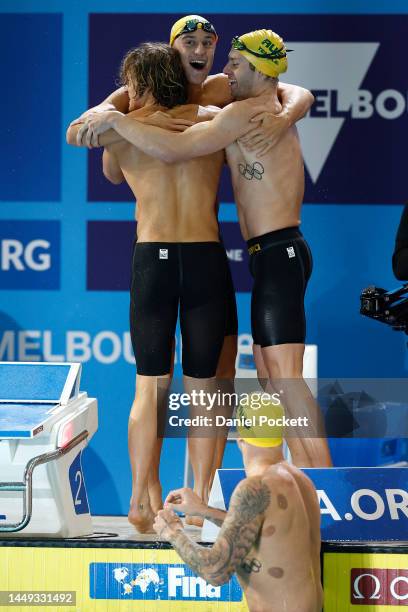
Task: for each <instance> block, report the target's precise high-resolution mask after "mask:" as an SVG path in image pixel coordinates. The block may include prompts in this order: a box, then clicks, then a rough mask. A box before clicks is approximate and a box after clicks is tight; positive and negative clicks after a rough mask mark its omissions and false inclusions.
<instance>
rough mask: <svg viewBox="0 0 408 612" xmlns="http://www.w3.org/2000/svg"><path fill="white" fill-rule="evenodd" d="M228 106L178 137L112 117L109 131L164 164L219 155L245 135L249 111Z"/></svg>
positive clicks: (158, 129)
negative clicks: (112, 130)
mask: <svg viewBox="0 0 408 612" xmlns="http://www.w3.org/2000/svg"><path fill="white" fill-rule="evenodd" d="M238 104H241V103H237V102H235V103H234V104H230V105H229V106H228V107H226V108H225V109H223V110H222V111H221V112H220V113H218V114H217V116H216V117H215V118H214V119H213V120H212V121H203V122H201V123H196V124H195V125H193V126H192V127H191V128H189V129H187V130H186V131H185V132H183V133H181V134H169V133H168V132H167V131H166V130H162V129H160V128H157V127H153V126H150V125H141V124H140V123H136V122H135V121H132V119H130V118H128V117H127V116H119V115H115V117H114V121H113V123H112V127H113V128H114V129H115V130H116V132H117V133H118V134H120V135H121V136H123V138H125V139H126V140H127V141H128V142H130V143H131V144H133V145H134V146H135V147H137V148H138V149H141V150H142V151H144V153H146V154H147V155H151V156H152V157H156V158H157V159H161V160H162V161H165V162H167V163H174V162H177V161H184V160H188V159H191V158H193V157H201V156H202V155H209V154H210V153H215V152H216V151H220V150H222V149H224V148H225V147H227V146H228V145H230V144H231V143H233V142H234V141H235V140H237V139H238V138H239V137H240V136H242V135H243V134H245V133H246V132H247V131H248V111H247V109H245V112H241V107H238Z"/></svg>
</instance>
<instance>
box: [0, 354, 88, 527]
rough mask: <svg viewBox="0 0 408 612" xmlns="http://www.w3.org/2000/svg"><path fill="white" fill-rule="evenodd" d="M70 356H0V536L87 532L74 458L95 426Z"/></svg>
mask: <svg viewBox="0 0 408 612" xmlns="http://www.w3.org/2000/svg"><path fill="white" fill-rule="evenodd" d="M80 377H81V365H80V364H76V363H38V362H35V363H34V362H27V363H24V362H0V538H3V537H7V536H13V537H16V536H17V537H18V536H21V537H25V536H34V535H35V536H41V537H62V538H72V537H78V536H81V535H87V534H90V533H92V531H93V530H92V523H91V515H90V511H89V504H88V498H87V494H86V488H85V480H84V475H83V470H82V465H81V455H82V451H83V449H84V448H85V446H86V445H87V444H88V442H89V440H90V439H91V437H92V436H93V434H94V433H95V432H96V430H97V428H98V416H97V401H96V399H92V398H89V397H88V396H87V394H86V393H85V392H80V390H79V384H80Z"/></svg>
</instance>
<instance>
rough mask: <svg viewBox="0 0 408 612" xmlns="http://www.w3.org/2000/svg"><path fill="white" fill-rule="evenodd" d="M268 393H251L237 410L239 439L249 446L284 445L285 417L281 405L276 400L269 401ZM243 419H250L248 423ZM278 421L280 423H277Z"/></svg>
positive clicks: (269, 446)
mask: <svg viewBox="0 0 408 612" xmlns="http://www.w3.org/2000/svg"><path fill="white" fill-rule="evenodd" d="M267 395H268V394H266V393H251V395H250V396H249V397H248V400H247V399H245V400H244V399H241V402H240V404H239V406H238V408H237V414H236V416H237V418H239V419H240V421H241V423H240V424H238V425H237V432H238V437H239V438H242V439H243V440H244V441H245V442H247V444H252V446H259V447H261V448H273V447H275V446H280V445H281V444H282V431H283V421H282V420H281V421H279V420H278V419H282V417H283V416H284V415H285V412H284V410H283V407H282V405H281V404H277V405H276V400H274V401H272V399H271V398H269V399H267V397H266V396H267ZM243 419H248V420H249V421H248V422H247V423H244V422H243ZM276 420H278V423H276Z"/></svg>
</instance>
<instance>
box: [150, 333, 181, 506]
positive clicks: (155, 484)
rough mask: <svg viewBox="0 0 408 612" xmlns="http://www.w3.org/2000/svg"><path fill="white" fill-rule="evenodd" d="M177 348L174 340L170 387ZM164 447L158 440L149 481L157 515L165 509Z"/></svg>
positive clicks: (158, 439)
mask: <svg viewBox="0 0 408 612" xmlns="http://www.w3.org/2000/svg"><path fill="white" fill-rule="evenodd" d="M175 347H176V343H175V341H174V340H173V343H172V350H171V366H170V376H169V381H168V384H169V386H170V381H171V380H172V378H173V372H174V355H175ZM163 408H165V406H163ZM162 446H163V438H157V439H156V444H155V449H154V459H153V464H152V466H151V469H150V472H149V481H148V488H149V498H150V505H151V507H152V510H153V512H154V513H155V514H157V513H158V511H159V510H161V509H162V508H163V497H162V486H161V483H160V456H161V451H162Z"/></svg>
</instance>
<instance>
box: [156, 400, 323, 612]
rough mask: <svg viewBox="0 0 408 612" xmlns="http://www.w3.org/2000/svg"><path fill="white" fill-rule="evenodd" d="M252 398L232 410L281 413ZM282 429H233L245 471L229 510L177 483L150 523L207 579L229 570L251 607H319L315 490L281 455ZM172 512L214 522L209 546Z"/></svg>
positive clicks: (278, 611) (221, 578) (273, 417)
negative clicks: (212, 504)
mask: <svg viewBox="0 0 408 612" xmlns="http://www.w3.org/2000/svg"><path fill="white" fill-rule="evenodd" d="M252 399H253V398H252ZM251 404H252V405H255V402H254V401H250V402H249V405H246V404H245V405H243V404H241V405H240V408H239V410H238V413H237V416H238V415H240V416H241V417H242V418H243V419H248V420H249V421H252V417H253V416H254V414H257V416H258V418H261V417H264V418H266V419H268V420H269V421H270V422H272V421H278V422H280V419H281V418H282V416H283V409H282V407H281V406H280V405H278V406H275V405H274V404H273V403H272V402H269V403H268V402H266V403H263V405H262V406H261V407H260V408H259V409H255V408H252V407H251ZM281 434H282V428H281V427H279V426H276V427H274V426H272V427H265V426H258V425H257V424H255V426H254V427H249V428H240V430H239V435H240V436H241V437H240V438H238V445H239V448H240V450H241V452H242V457H243V461H244V466H245V472H246V478H245V479H244V480H242V481H241V482H240V483H239V484H238V486H237V487H236V489H235V491H234V493H233V494H232V497H231V501H230V505H229V509H228V512H225V511H223V510H219V509H216V508H211V507H209V506H208V505H206V504H204V503H203V502H202V501H201V499H200V498H198V497H197V496H196V495H195V493H194V492H193V491H192V490H191V489H187V488H183V489H176V490H174V491H171V492H170V493H169V495H168V496H167V498H166V500H165V503H164V510H161V511H160V512H159V513H158V515H157V517H156V520H155V523H154V529H155V530H156V532H157V533H158V534H159V536H160V537H162V538H164V539H166V540H168V541H169V542H170V543H171V544H172V545H173V547H174V549H175V550H176V551H177V553H178V554H179V555H180V557H182V559H183V560H184V561H185V563H187V564H188V565H189V566H190V567H191V569H192V570H193V572H195V573H196V574H197V575H198V576H200V577H201V578H203V579H204V580H206V581H207V582H209V583H210V584H212V585H214V586H221V585H222V584H225V583H226V582H227V581H228V580H229V579H230V578H231V576H232V574H234V573H236V574H237V578H238V580H239V582H240V584H241V587H242V589H243V591H244V592H245V596H246V603H247V606H248V609H249V610H250V612H282V611H283V610H288V612H289V611H290V612H294V611H295V610H296V612H321V609H322V599H323V596H322V595H323V591H322V586H321V583H320V509H319V504H318V501H317V494H316V490H315V488H314V486H313V484H312V482H311V481H310V480H309V478H308V477H307V476H306V475H305V474H303V472H301V471H300V470H299V469H297V468H295V467H294V466H292V465H289V464H288V463H287V462H285V461H284V460H283V457H282V437H281ZM176 512H184V513H188V514H192V515H197V516H199V517H201V518H204V519H207V520H209V521H212V522H213V523H214V524H216V525H217V526H218V527H220V531H219V533H218V536H217V539H216V541H215V543H214V545H213V546H212V547H211V548H208V547H207V546H206V547H204V546H200V545H198V544H197V543H196V542H193V541H192V540H191V538H190V537H189V536H188V535H187V533H186V532H185V531H184V528H183V524H182V522H181V521H180V519H179V518H178V516H177V515H176ZM294 584H296V588H294Z"/></svg>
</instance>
